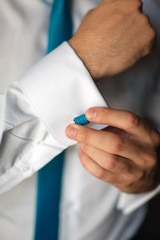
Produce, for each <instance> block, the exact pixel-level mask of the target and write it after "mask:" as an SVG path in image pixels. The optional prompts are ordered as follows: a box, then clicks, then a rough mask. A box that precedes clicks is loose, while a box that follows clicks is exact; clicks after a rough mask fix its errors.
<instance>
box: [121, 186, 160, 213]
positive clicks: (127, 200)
mask: <svg viewBox="0 0 160 240" xmlns="http://www.w3.org/2000/svg"><path fill="white" fill-rule="evenodd" d="M159 192H160V185H158V186H157V187H156V189H154V190H153V191H150V192H147V193H140V194H127V193H121V194H120V197H119V201H118V203H117V208H118V209H119V210H122V211H123V213H124V214H130V213H131V212H133V211H135V210H136V209H137V208H139V207H141V206H142V205H144V204H145V203H147V202H148V201H149V200H150V199H151V198H153V197H154V196H155V195H156V194H158V193H159Z"/></svg>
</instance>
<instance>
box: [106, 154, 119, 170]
mask: <svg viewBox="0 0 160 240" xmlns="http://www.w3.org/2000/svg"><path fill="white" fill-rule="evenodd" d="M106 168H107V169H108V170H115V169H117V162H116V160H115V159H114V157H112V158H111V159H109V160H107V161H106Z"/></svg>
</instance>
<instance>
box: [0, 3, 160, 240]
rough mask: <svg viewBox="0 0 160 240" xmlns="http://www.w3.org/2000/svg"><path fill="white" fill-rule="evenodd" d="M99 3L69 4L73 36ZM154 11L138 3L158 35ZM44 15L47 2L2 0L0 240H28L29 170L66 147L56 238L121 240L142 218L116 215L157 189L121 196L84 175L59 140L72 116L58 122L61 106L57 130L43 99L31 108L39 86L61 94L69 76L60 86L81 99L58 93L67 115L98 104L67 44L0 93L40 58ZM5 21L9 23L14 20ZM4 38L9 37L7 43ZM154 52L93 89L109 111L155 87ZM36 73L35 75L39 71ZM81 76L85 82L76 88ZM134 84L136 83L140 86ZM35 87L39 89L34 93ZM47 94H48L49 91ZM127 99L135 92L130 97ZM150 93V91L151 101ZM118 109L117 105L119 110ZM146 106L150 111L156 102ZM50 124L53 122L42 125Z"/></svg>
mask: <svg viewBox="0 0 160 240" xmlns="http://www.w3.org/2000/svg"><path fill="white" fill-rule="evenodd" d="M99 2H100V1H95V0H94V1H91V0H90V1H86V0H85V1H84V0H83V1H78V0H76V1H74V2H73V6H72V8H73V20H74V31H75V30H76V28H77V27H78V25H79V23H80V21H81V19H82V18H83V16H84V14H85V13H86V12H87V11H88V10H89V9H92V8H93V7H95V6H96V5H97V4H98V3H99ZM158 6H159V5H157V2H156V1H153V2H152V8H151V7H150V1H145V2H144V10H145V11H146V12H147V13H148V14H149V15H150V16H151V21H152V23H153V25H154V26H155V27H156V29H157V31H158V30H159V29H158V16H159V15H158V10H159V8H158ZM50 10H51V5H50V4H49V2H48V4H47V3H46V2H43V1H40V0H34V1H33V0H30V1H27V2H21V1H19V0H14V1H13V0H8V1H3V4H2V8H1V10H0V11H2V14H1V13H0V16H1V18H2V21H1V24H2V26H1V28H0V29H1V30H0V31H2V32H3V35H2V45H1V46H0V51H1V52H2V54H3V58H2V59H1V63H0V64H1V66H3V68H1V79H2V83H1V86H0V87H1V93H2V94H1V97H2V98H4V96H5V112H4V114H3V119H4V121H3V125H2V126H3V129H4V130H3V132H2V135H3V138H2V144H1V150H0V159H1V161H0V173H1V174H0V176H1V188H0V189H1V193H2V195H1V197H0V233H1V237H2V239H10V238H11V236H12V238H13V239H26V240H30V239H33V236H34V223H35V204H36V187H37V179H36V174H34V173H35V172H36V171H37V170H38V169H39V168H41V167H42V166H43V165H45V164H46V163H47V162H48V161H49V160H50V159H51V158H52V157H53V156H54V155H56V154H58V152H60V151H61V150H62V149H64V148H66V147H68V146H70V148H69V149H68V150H67V156H66V161H65V166H64V174H63V187H62V200H61V211H60V231H59V239H62V240H63V239H64V240H67V239H69V240H72V239H73V240H76V239H84V240H85V239H87V240H89V239H91V240H94V239H95V240H96V239H99V240H101V239H102V240H105V239H107V240H110V239H111V240H114V239H118V240H119V239H123V240H125V239H128V238H129V237H130V236H131V235H132V233H133V232H134V231H135V230H136V229H137V227H138V226H139V224H140V222H141V221H142V219H143V216H144V210H143V209H138V210H137V211H134V212H133V213H132V214H129V215H123V213H122V211H121V210H123V211H124V212H126V213H127V212H131V211H133V210H134V209H136V208H138V207H139V206H140V205H142V204H143V203H144V202H145V201H146V200H147V199H149V198H150V197H152V195H154V194H155V193H156V192H158V191H159V189H158V188H157V189H156V190H155V191H153V192H151V193H149V194H147V195H145V194H144V195H143V194H140V195H139V194H138V195H129V196H128V195H127V194H123V193H120V192H119V191H118V190H117V189H116V188H114V187H112V186H111V185H109V184H107V183H104V182H102V181H100V180H97V179H96V178H94V177H93V176H91V175H90V174H89V173H87V172H86V171H85V170H84V169H83V167H82V166H81V164H80V162H79V159H78V156H77V147H76V146H71V145H72V144H73V142H70V140H68V139H66V138H65V136H64V132H63V131H62V129H63V128H64V126H66V125H67V123H70V121H71V119H72V118H71V116H68V118H67V119H66V117H63V114H64V115H65V116H66V113H65V111H64V107H63V106H62V108H61V111H60V113H62V116H61V117H62V118H61V119H63V118H64V119H65V121H64V122H62V123H61V124H60V125H59V127H58V126H57V122H58V121H59V120H58V119H57V118H55V115H57V114H55V115H54V116H53V117H52V116H50V114H51V113H50V112H51V111H50V109H49V108H48V115H47V114H46V115H45V116H44V114H43V109H46V105H47V104H44V102H45V101H43V99H39V101H38V104H37V98H38V96H45V95H41V94H40V93H41V91H43V90H44V84H45V85H46V86H47V84H48V87H47V88H46V89H48V88H49V89H54V88H55V86H56V89H60V91H61V92H62V89H61V85H63V83H64V84H65V81H66V82H67V83H68V81H69V80H70V79H71V81H72V82H71V83H72V84H70V85H72V86H73V88H71V87H70V85H69V87H68V88H67V85H68V84H66V86H65V90H66V88H67V89H68V92H69V93H70V92H71V93H73V92H74V91H75V89H76V88H77V86H79V87H78V89H80V90H81V91H80V92H81V96H79V100H80V101H79V102H80V104H79V105H78V106H77V105H75V104H74V103H73V101H71V100H70V99H69V98H68V97H67V96H65V94H64V95H63V96H64V99H65V100H67V101H69V103H70V108H71V110H70V112H69V114H71V113H73V115H74V116H75V114H78V112H79V111H85V110H86V109H87V108H88V107H89V106H92V105H96V104H97V105H98V104H100V105H105V103H104V101H103V98H102V97H101V95H100V94H99V92H98V90H97V89H96V87H95V85H94V84H93V82H92V79H91V78H90V76H89V74H88V72H87V71H86V69H85V68H84V66H83V64H82V63H81V61H80V60H79V59H78V58H77V56H76V55H75V53H74V52H73V51H72V49H70V47H69V46H68V45H67V44H66V43H65V44H63V45H62V46H61V47H60V48H59V49H57V50H56V51H55V52H54V53H53V54H51V55H50V56H48V57H47V58H45V59H44V60H43V61H42V62H41V63H39V64H38V65H36V66H35V67H34V68H33V69H31V70H30V71H29V72H28V73H27V74H25V75H23V77H22V78H21V79H20V81H19V83H14V84H13V85H12V86H11V87H10V88H8V90H7V92H6V94H5V95H4V94H3V93H4V89H5V88H6V87H7V86H8V85H9V84H11V83H12V82H13V81H15V80H16V79H17V78H18V77H19V76H20V75H21V74H22V73H23V72H24V71H25V70H26V69H28V68H30V67H31V66H32V65H33V64H34V63H36V62H37V61H38V60H39V59H40V58H42V57H43V56H44V55H45V52H46V49H47V34H48V24H49V15H50ZM11 19H14V21H12V20H11ZM31 33H32V34H31ZM158 34H159V31H158ZM158 37H159V35H158ZM10 39H12V44H11V41H10ZM157 51H159V48H158V46H157V48H156V51H155V52H154V54H153V55H152V56H149V57H148V58H145V59H144V60H142V61H140V62H139V63H138V64H136V65H135V67H133V68H132V69H130V70H129V71H127V72H125V73H123V74H122V75H119V76H116V77H114V78H113V80H108V81H105V82H104V83H103V86H101V84H99V88H100V89H101V88H102V89H101V92H102V93H103V94H104V97H106V99H108V101H109V103H110V105H111V106H114V107H119V108H120V107H122V108H124V109H127V108H128V109H129V110H135V109H134V107H135V106H136V107H137V104H135V105H134V104H133V103H135V101H136V100H137V96H141V98H142V94H141V91H140V90H143V92H144V94H143V96H145V93H147V91H146V85H147V86H148V84H150V83H151V82H152V85H153V86H154V85H155V86H156V83H155V82H157V83H159V81H158V80H157V79H159V78H158V77H156V76H159V75H158V73H159V69H158V66H157V62H158V57H159V55H158V54H157ZM2 60H3V61H2ZM58 61H59V62H58ZM66 62H67V63H71V64H72V66H74V68H73V69H74V71H73V69H71V70H72V71H71V70H69V69H66V68H65V65H66ZM154 63H156V64H154ZM58 64H59V65H61V66H62V67H63V69H64V71H66V73H67V74H62V75H61V73H60V72H56V71H57V70H56V66H59V65H58ZM146 65H149V66H150V67H149V69H151V70H149V72H148V71H146ZM54 66H55V68H54ZM50 68H53V72H51V73H50V74H49V75H48V79H47V84H46V81H45V83H44V84H43V81H42V82H39V79H41V75H42V74H44V73H46V72H47V73H48V69H50ZM6 69H7V71H6ZM41 69H42V71H40V70H41ZM46 69H47V70H46ZM55 72H56V74H55ZM77 73H78V74H79V78H78V79H76V85H75V86H74V84H73V83H74V78H75V77H73V76H76V75H77ZM53 76H57V80H56V79H55V80H54V84H53V85H51V86H50V85H49V84H51V82H53V80H52V81H49V80H50V78H51V79H53ZM135 76H136V78H135ZM144 76H145V77H144ZM72 78H73V80H72ZM59 79H60V80H61V82H60V85H58V82H59V81H58V80H59ZM82 79H84V82H83V83H82ZM135 79H136V80H135ZM150 79H151V80H152V81H151V80H150ZM134 81H135V82H134ZM139 81H141V84H139ZM36 82H37V83H36ZM35 83H36V84H35ZM137 83H138V84H139V86H141V88H140V90H139V95H137V92H135V90H136V91H137V87H136V84H137ZM146 83H147V84H146ZM41 84H42V85H41ZM77 84H78V85H77ZM86 84H87V86H88V88H89V89H91V93H90V95H89V96H88V92H87V91H85V89H86ZM130 84H131V85H130ZM40 85H41V86H40ZM37 86H39V87H38V88H37ZM49 86H50V87H49ZM133 86H135V87H133ZM75 87H76V88H75ZM117 87H118V89H119V90H118V91H117ZM104 89H105V92H104ZM131 89H132V90H131ZM147 89H148V88H147ZM73 90H74V91H73ZM110 90H111V91H110ZM47 91H48V90H47ZM128 91H129V93H130V92H131V91H133V93H132V95H129V93H128ZM106 92H107V94H106ZM148 92H149V91H148ZM47 93H48V94H51V96H52V95H53V94H52V91H48V92H47ZM55 94H56V93H55ZM134 94H136V98H135V95H134ZM76 95H77V92H75V98H76V97H77V96H76ZM128 95H129V96H128ZM157 95H158V94H157ZM157 95H156V94H154V96H156V97H157ZM72 96H73V95H72ZM86 96H87V99H88V100H87V101H86V102H84V101H82V99H84V98H85V99H86ZM130 96H131V97H130ZM150 96H152V95H150ZM46 97H47V96H46ZM57 97H58V96H57ZM158 97H159V95H158ZM158 97H157V98H158ZM54 98H56V97H55V96H53V101H52V102H53V103H54V102H55V99H54ZM141 98H139V102H140V103H141V104H140V106H141V105H143V101H142V99H141ZM154 98H155V97H154ZM119 99H120V101H119ZM126 99H127V101H126ZM117 100H118V101H117ZM46 101H47V98H46ZM77 102H78V99H77ZM15 103H16V104H15ZM46 103H47V102H46ZM43 104H44V106H43ZM118 104H121V105H120V106H118ZM55 105H57V103H56V104H55ZM39 106H40V107H39ZM138 106H139V104H138ZM153 106H154V108H156V107H157V102H155V103H154V105H153ZM43 107H44V108H43ZM57 109H59V106H57V107H56V106H55V113H57V111H58V110H57ZM151 110H152V109H151ZM137 111H139V112H141V113H142V111H141V109H140V108H139V109H138V110H137V109H136V112H137ZM148 112H151V111H148ZM150 116H154V119H156V122H158V117H159V115H158V114H157V116H155V113H154V114H150ZM49 119H51V120H52V121H49ZM31 129H32V131H31ZM53 146H54V147H53ZM4 149H5V150H4ZM22 150H23V151H22ZM17 156H19V159H17ZM11 158H12V160H11ZM25 178H26V179H25ZM24 179H25V180H24ZM22 180H23V181H22ZM17 184H18V185H17ZM16 185H17V186H16ZM95 189H96V191H95ZM88 193H89V194H88ZM97 203H98V204H97ZM117 204H118V205H117ZM117 206H118V207H119V209H121V210H117ZM127 207H128V208H127ZM7 229H10V231H7Z"/></svg>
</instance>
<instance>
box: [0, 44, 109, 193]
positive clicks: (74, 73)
mask: <svg viewBox="0 0 160 240" xmlns="http://www.w3.org/2000/svg"><path fill="white" fill-rule="evenodd" d="M92 106H107V105H106V103H105V101H104V99H103V97H102V96H101V94H100V93H99V91H98V89H97V87H96V85H95V84H94V82H93V80H92V78H91V76H90V74H89V73H88V71H87V70H86V68H85V66H84V65H83V63H82V61H81V60H80V59H79V58H78V56H77V55H76V54H75V52H74V51H73V49H72V48H71V47H70V46H69V45H68V43H66V42H64V43H63V44H62V45H61V46H60V47H59V48H57V49H56V50H54V51H53V52H51V53H50V54H49V55H47V56H46V57H45V58H44V59H42V60H41V61H40V62H39V63H38V64H36V65H35V66H34V67H33V68H32V69H30V70H29V71H28V72H27V73H26V74H25V75H23V76H22V77H21V78H20V79H19V80H18V81H17V82H15V83H14V84H12V85H11V86H10V87H9V88H8V89H7V90H6V92H5V94H0V141H1V143H0V194H2V193H4V192H6V191H8V190H10V189H11V188H12V187H14V186H15V185H17V184H18V183H20V182H21V181H22V180H23V179H25V178H27V177H29V176H31V175H32V174H33V173H35V172H36V171H38V170H39V169H40V168H42V167H43V166H44V165H45V164H47V163H48V162H49V161H50V160H51V159H52V158H54V157H55V156H56V155H58V154H59V153H60V152H61V151H63V150H64V149H65V148H67V147H68V146H70V145H72V144H74V143H75V142H74V141H72V140H70V139H68V138H67V137H66V136H65V128H66V126H67V125H68V124H70V123H71V122H72V121H73V118H74V117H75V116H78V115H80V114H83V113H84V112H85V111H86V110H87V109H88V108H89V107H92ZM92 127H94V128H97V129H100V128H103V126H99V125H93V126H92Z"/></svg>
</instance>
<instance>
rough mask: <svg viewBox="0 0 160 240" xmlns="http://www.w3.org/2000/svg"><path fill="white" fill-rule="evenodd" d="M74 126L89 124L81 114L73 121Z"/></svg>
mask: <svg viewBox="0 0 160 240" xmlns="http://www.w3.org/2000/svg"><path fill="white" fill-rule="evenodd" d="M73 121H74V122H75V123H76V124H79V125H86V124H88V123H89V121H88V120H87V118H86V116H85V114H82V115H80V116H78V117H76V118H74V120H73Z"/></svg>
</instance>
